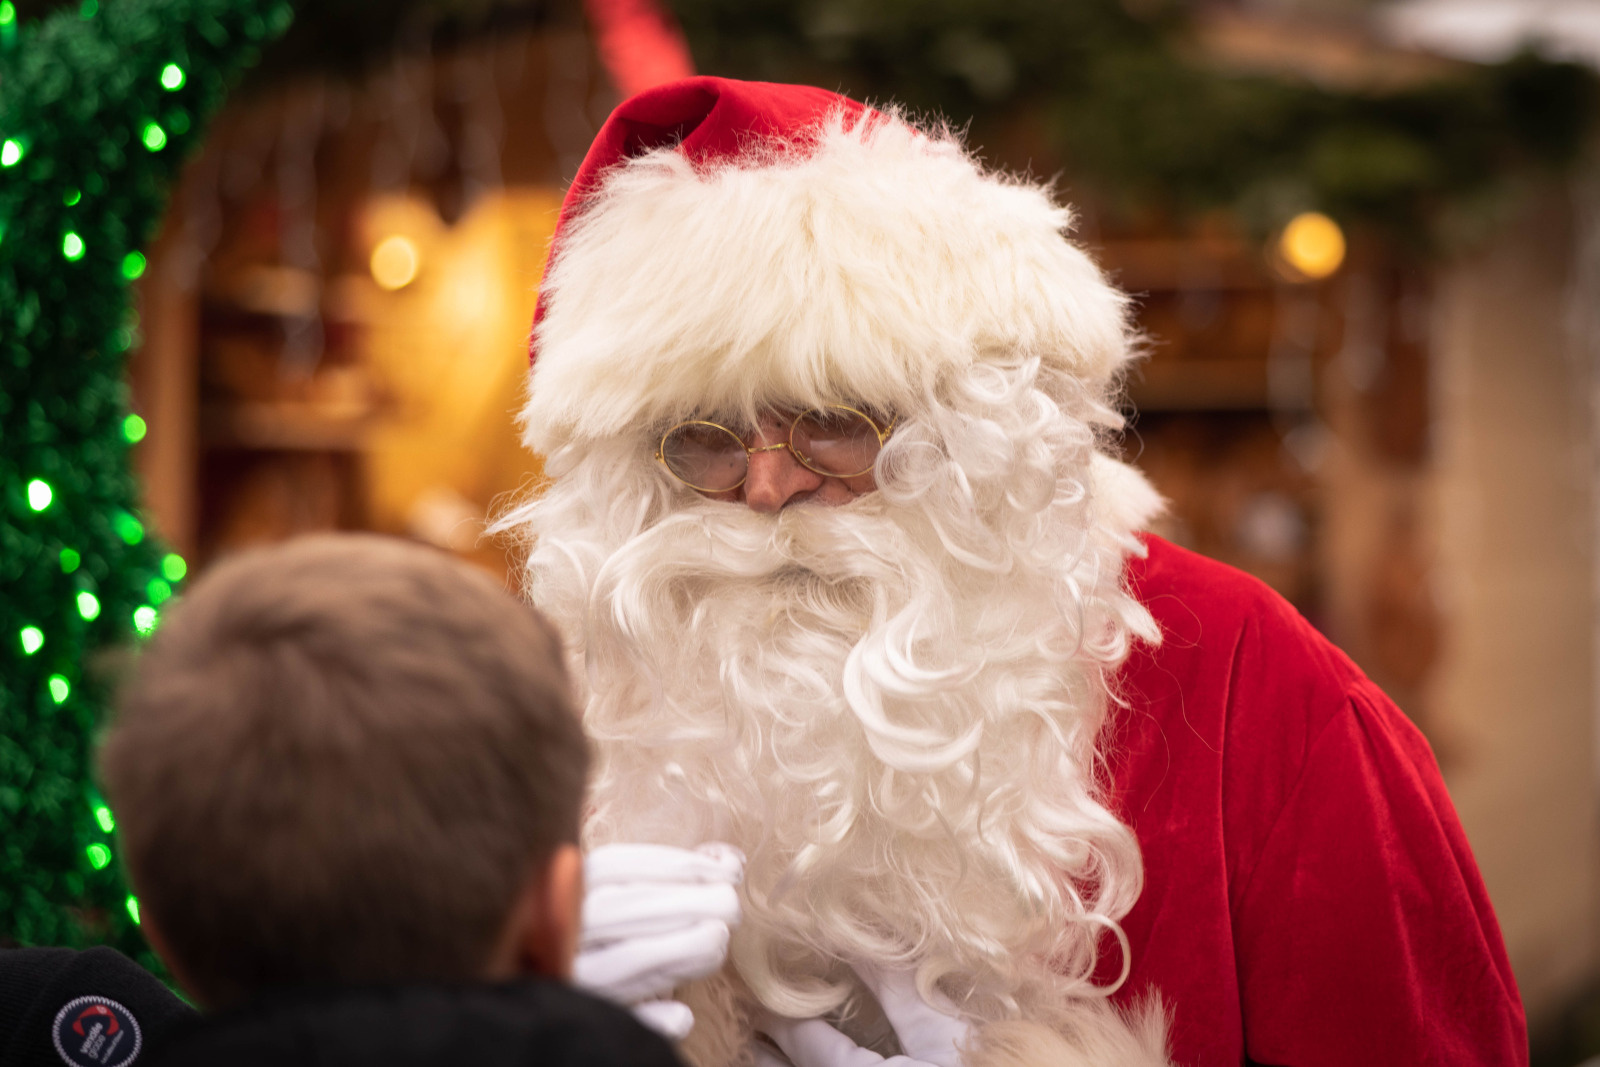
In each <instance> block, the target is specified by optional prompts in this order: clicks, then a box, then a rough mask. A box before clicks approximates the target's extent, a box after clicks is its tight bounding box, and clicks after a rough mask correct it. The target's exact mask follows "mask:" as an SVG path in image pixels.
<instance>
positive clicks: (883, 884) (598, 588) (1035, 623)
mask: <svg viewBox="0 0 1600 1067" xmlns="http://www.w3.org/2000/svg"><path fill="white" fill-rule="evenodd" d="M1037 375H1038V365H1037V363H1028V364H1023V365H1021V366H1019V367H1015V368H1009V369H1008V370H1006V371H997V370H995V369H994V368H979V369H978V370H977V371H974V372H973V373H972V375H971V377H970V379H969V380H968V381H967V382H966V383H965V385H966V386H967V388H966V390H965V391H964V393H963V394H962V395H961V396H960V397H959V398H958V402H955V403H951V404H949V406H946V405H944V404H939V403H932V404H931V405H930V411H929V412H927V413H925V414H923V415H922V417H920V418H917V419H913V420H907V423H906V425H905V426H904V427H903V428H902V429H901V430H899V431H897V433H896V435H895V437H894V438H893V439H892V440H891V443H890V446H889V447H888V448H886V450H885V455H884V457H883V460H882V461H881V463H880V467H879V483H880V486H881V487H882V488H881V491H880V492H877V493H873V494H869V495H868V496H865V497H862V498H860V499H858V500H856V501H854V502H853V503H851V504H848V505H845V506H843V507H838V508H823V507H810V506H791V507H788V508H785V509H784V510H783V511H781V512H780V513H779V514H778V515H776V516H768V515H760V514H756V513H755V512H752V511H750V510H749V509H747V508H744V507H743V506H741V505H733V504H726V503H717V502H712V501H707V500H702V499H700V498H698V497H695V496H693V495H690V494H687V493H685V492H682V491H679V490H678V489H677V488H676V487H675V486H674V485H673V484H672V483H670V481H669V480H668V479H667V478H666V476H665V475H664V474H663V473H661V472H659V471H657V470H655V469H654V467H653V465H649V464H647V463H641V462H640V459H639V452H640V450H639V448H638V446H637V444H636V443H632V442H622V441H617V442H611V443H609V444H607V443H601V444H600V445H597V446H594V447H593V448H592V449H591V450H590V451H589V452H588V454H587V455H585V456H584V457H583V458H581V459H579V460H578V461H577V462H575V463H573V464H572V465H571V469H570V470H569V471H567V472H564V476H563V477H562V478H561V479H560V480H558V481H557V482H556V483H555V485H554V486H553V487H552V488H551V489H550V491H549V492H548V493H547V494H546V495H545V496H544V497H543V498H541V499H539V500H537V501H535V502H534V503H532V504H530V505H529V506H528V507H526V508H525V509H523V511H522V512H521V513H520V514H518V515H514V516H512V517H511V518H510V520H508V524H509V523H510V522H516V523H520V524H522V526H523V529H524V530H525V531H526V532H528V533H529V534H531V535H532V536H534V537H535V538H537V540H536V542H535V545H534V548H533V551H532V552H531V555H530V560H529V575H530V578H531V590H532V592H533V595H534V597H535V599H536V602H537V603H538V604H539V606H540V607H541V608H543V609H544V610H545V611H547V612H548V613H550V614H551V616H552V617H553V618H554V620H555V621H556V622H557V624H558V625H559V626H560V627H561V628H562V629H563V631H564V632H565V634H566V636H567V639H568V641H569V643H570V648H571V652H572V654H573V655H574V657H575V660H576V663H577V664H578V669H577V670H576V671H575V672H574V676H575V677H576V678H578V679H580V680H581V688H583V689H585V690H586V692H584V693H583V700H584V707H585V712H584V714H585V723H586V726H587V728H588V730H589V733H590V735H591V737H592V738H593V739H594V742H595V746H596V751H597V756H598V763H597V769H596V774H595V777H594V782H593V795H592V809H591V810H592V815H591V817H590V819H589V820H588V824H587V827H586V835H587V837H588V839H589V843H590V844H591V845H592V844H600V843H605V842H611V841H641V842H657V843H663V844H674V845H681V846H693V845H697V844H700V843H702V842H705V841H711V840H720V841H729V842H732V843H733V844H735V845H738V846H739V847H740V848H742V849H743V850H744V851H745V853H746V854H747V856H748V860H749V861H748V866H747V868H746V881H745V918H744V922H743V924H742V926H741V927H740V928H739V929H738V931H737V932H736V934H735V937H734V941H733V947H732V952H731V970H732V972H733V973H732V974H731V975H729V976H728V977H727V980H726V981H725V982H724V983H722V985H721V988H720V994H719V995H718V996H715V997H711V996H702V997H700V998H699V1002H698V1003H697V1005H696V1010H697V1016H698V1018H697V1023H696V1031H695V1034H694V1035H692V1036H691V1039H690V1045H689V1046H688V1048H687V1049H686V1051H687V1052H688V1053H689V1054H690V1055H691V1056H692V1057H694V1058H696V1059H697V1060H698V1061H699V1063H700V1064H701V1067H714V1065H720V1064H723V1063H732V1062H740V1061H744V1060H747V1057H748V1052H747V1051H746V1049H747V1047H748V1045H749V1039H750V1031H749V1026H748V1023H747V1022H746V1021H745V1015H746V1011H745V1009H747V1008H748V1007H750V1006H751V1001H752V1000H753V1001H755V1002H759V1003H760V1004H761V1005H764V1006H765V1007H766V1008H768V1009H771V1010H773V1011H776V1012H778V1013H779V1014H783V1015H789V1016H796V1017H806V1016H815V1015H830V1016H831V1017H833V1018H834V1019H835V1020H836V1021H838V1023H839V1025H841V1027H842V1028H844V1029H846V1030H847V1031H849V1032H852V1035H853V1036H855V1037H856V1038H857V1040H860V1041H863V1042H864V1043H869V1044H871V1043H877V1044H878V1047H879V1049H880V1051H885V1052H892V1051H894V1049H893V1047H892V1045H885V1043H884V1041H885V1039H884V1035H883V1031H882V1029H881V1026H880V1025H875V1024H874V1022H873V1021H872V1016H873V1010H872V1006H871V1004H870V1003H868V1002H867V1001H869V999H870V998H865V997H864V996H863V995H862V993H861V990H860V986H859V985H858V983H857V982H856V980H855V978H854V975H853V973H852V972H851V971H850V969H849V966H848V961H850V960H855V959H862V960H872V961H877V962H880V963H888V964H898V965H913V966H915V967H917V969H918V974H919V977H921V978H922V979H923V980H925V981H928V982H931V983H934V984H936V985H937V986H938V988H939V989H940V990H941V991H943V992H944V993H945V994H946V995H948V996H949V997H950V998H951V999H952V1000H954V1001H955V1003H957V1004H958V1005H960V1007H961V1010H962V1011H963V1012H964V1013H965V1014H967V1015H968V1016H969V1017H970V1018H971V1019H972V1020H973V1021H975V1022H977V1023H979V1024H985V1025H986V1027H987V1028H986V1029H980V1031H979V1041H978V1047H979V1049H980V1050H983V1049H985V1048H986V1049H987V1050H988V1054H984V1053H983V1052H982V1051H980V1052H978V1053H975V1054H974V1055H973V1056H970V1057H969V1063H973V1064H975V1063H980V1062H982V1063H999V1062H1028V1063H1033V1062H1043V1061H1044V1060H1046V1059H1048V1060H1050V1061H1051V1062H1055V1063H1077V1062H1082V1063H1113V1062H1115V1063H1119V1064H1123V1063H1133V1062H1138V1063H1146V1062H1155V1063H1160V1062H1164V1058H1163V1057H1161V1056H1160V1055H1159V1048H1160V1043H1161V1035H1160V1033H1159V1027H1158V1022H1159V1020H1158V1019H1156V1018H1155V1016H1150V1017H1149V1018H1147V1019H1145V1020H1144V1022H1142V1023H1138V1024H1135V1025H1134V1027H1133V1029H1134V1030H1138V1029H1139V1027H1140V1026H1145V1031H1146V1032H1140V1033H1138V1034H1131V1033H1130V1031H1129V1030H1128V1028H1127V1027H1125V1026H1124V1025H1123V1021H1122V1020H1121V1019H1120V1017H1119V1016H1117V1015H1116V1013H1114V1012H1113V1011H1112V1010H1111V1009H1110V1008H1109V1007H1108V1005H1107V1002H1106V1000H1105V994H1106V992H1107V990H1105V989H1103V988H1100V987H1097V986H1096V985H1095V984H1094V977H1093V976H1094V973H1095V969H1096V963H1097V960H1098V958H1099V953H1100V951H1101V948H1102V942H1103V940H1104V939H1105V938H1106V936H1107V935H1108V934H1111V935H1113V936H1114V937H1115V938H1116V939H1118V940H1123V939H1122V936H1121V930H1120V927H1119V926H1118V925H1117V921H1118V920H1119V919H1120V918H1121V917H1122V916H1123V915H1125V914H1126V913H1127V911H1128V909H1129V908H1130V907H1131V906H1132V905H1133V902H1134V900H1135V899H1136V898H1137V896H1138V893H1139V889H1140V884H1141V878H1142V872H1141V867H1140V859H1139V852H1138V845H1137V843H1136V842H1135V840H1134V838H1133V835H1132V832H1131V831H1130V830H1129V829H1128V828H1127V827H1126V826H1124V825H1123V824H1122V823H1121V822H1119V821H1118V820H1117V819H1116V818H1115V817H1114V816H1113V815H1112V814H1111V813H1110V812H1109V811H1108V810H1107V809H1106V808H1105V806H1104V805H1103V804H1102V802H1101V799H1100V786H1101V784H1102V783H1101V782H1099V781H1098V780H1097V772H1098V771H1099V769H1100V768H1099V766H1098V764H1097V762H1096V761H1097V754H1096V747H1095V746H1096V740H1097V738H1098V736H1099V734H1100V730H1101V726H1102V725H1103V723H1104V721H1105V717H1106V714H1107V711H1108V708H1109V707H1110V705H1111V702H1112V693H1111V685H1110V683H1111V677H1112V675H1113V673H1114V671H1115V669H1116V667H1117V665H1118V664H1120V663H1121V661H1122V660H1123V659H1124V658H1125V656H1126V655H1127V652H1128V650H1129V647H1130V644H1131V641H1132V640H1133V639H1134V638H1135V637H1140V636H1142V637H1144V638H1147V639H1150V640H1154V639H1156V632H1155V629H1154V625H1153V622H1152V620H1151V619H1150V617H1149V615H1148V613H1147V612H1146V611H1145V610H1144V609H1143V608H1142V607H1141V606H1140V605H1139V604H1138V603H1137V602H1136V601H1134V600H1133V599H1132V597H1130V596H1129V595H1127V594H1126V593H1125V592H1124V591H1123V589H1122V570H1123V561H1124V559H1125V557H1126V555H1128V554H1129V553H1130V552H1134V551H1138V550H1139V549H1138V545H1137V542H1136V541H1134V540H1133V539H1132V537H1131V530H1132V529H1133V528H1134V527H1135V526H1136V525H1137V524H1138V523H1141V522H1142V521H1144V520H1145V519H1146V518H1147V517H1148V515H1149V513H1150V511H1151V510H1152V509H1153V507H1154V504H1155V498H1154V495H1153V494H1152V493H1150V491H1149V490H1148V488H1147V487H1144V486H1143V483H1142V482H1137V483H1135V482H1130V481H1128V472H1126V471H1125V470H1124V469H1122V468H1119V467H1117V466H1116V465H1115V464H1112V463H1110V461H1107V460H1104V459H1102V458H1097V457H1096V455H1095V452H1094V435H1093V433H1092V431H1091V430H1090V429H1089V427H1088V416H1086V415H1080V416H1079V417H1078V418H1073V417H1072V416H1069V415H1068V414H1067V413H1066V412H1065V411H1064V410H1063V408H1064V406H1066V405H1064V404H1063V402H1062V401H1060V400H1058V399H1055V398H1053V397H1051V396H1049V395H1047V394H1046V393H1045V392H1043V391H1042V387H1041V386H1040V385H1039V383H1038V382H1037V381H1036V378H1037ZM1052 392H1056V393H1057V394H1058V395H1059V394H1060V393H1062V392H1067V393H1068V394H1069V395H1070V390H1064V389H1062V388H1061V387H1060V384H1059V383H1057V388H1056V389H1054V390H1052ZM959 400H964V401H965V403H960V402H959ZM974 409H976V410H974ZM1091 414H1092V413H1091ZM1008 423H1009V424H1008ZM569 458H570V457H562V456H559V455H558V456H557V457H552V466H559V465H562V464H563V463H565V462H567V461H568V459H569ZM1134 478H1136V476H1134ZM1111 481H1116V482H1119V483H1120V488H1116V489H1113V488H1110V487H1109V485H1108V484H1107V483H1108V482H1111ZM1115 950H1116V946H1115V945H1113V951H1115ZM1121 952H1122V961H1123V963H1124V966H1125V965H1126V944H1125V943H1124V944H1123V945H1122V946H1121ZM880 1022H881V1021H880ZM1146 1024H1148V1025H1146ZM1019 1026H1020V1027H1021V1028H1022V1029H1021V1030H1020V1031H1019V1030H1018V1029H1017V1028H1018V1027H1019ZM1151 1026H1155V1027H1157V1029H1155V1030H1151V1029H1150V1027H1151ZM985 1033H988V1034H989V1039H988V1040H987V1041H986V1040H985V1039H984V1035H985ZM1019 1034H1020V1036H1019ZM1051 1034H1054V1035H1059V1037H1060V1038H1064V1039H1065V1042H1066V1044H1059V1043H1058V1044H1055V1045H1052V1044H1050V1041H1051V1040H1056V1038H1051V1037H1050V1035H1051ZM1124 1039H1126V1041H1124ZM1008 1043H1009V1045H1008ZM1003 1046H1004V1047H1003ZM1008 1049H1009V1051H1008ZM1019 1049H1020V1050H1021V1051H1018V1050H1019ZM1130 1050H1136V1051H1139V1052H1141V1053H1142V1054H1145V1055H1143V1058H1134V1057H1132V1056H1131V1055H1130Z"/></svg>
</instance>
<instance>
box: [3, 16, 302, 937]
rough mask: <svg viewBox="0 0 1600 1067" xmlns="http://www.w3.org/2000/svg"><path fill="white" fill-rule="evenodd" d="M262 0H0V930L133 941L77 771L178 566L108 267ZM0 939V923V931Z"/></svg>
mask: <svg viewBox="0 0 1600 1067" xmlns="http://www.w3.org/2000/svg"><path fill="white" fill-rule="evenodd" d="M291 17H292V12H291V10H290V8H289V6H288V5H287V4H286V3H283V2H281V0H106V2H105V3H104V5H103V6H101V5H100V4H99V3H98V2H97V0H84V2H83V4H82V6H81V8H79V9H77V10H75V11H71V10H69V11H58V12H57V13H55V14H53V15H51V16H50V17H48V18H46V19H43V20H40V21H37V22H32V23H29V24H27V25H19V24H18V22H19V20H18V17H17V12H16V9H15V8H14V6H13V5H12V3H10V2H9V0H0V494H3V496H0V938H3V939H5V940H6V941H10V942H14V943H20V944H79V945H81V944H86V943H91V942H104V943H110V944H115V945H118V946H120V947H122V948H124V949H125V950H127V951H130V952H133V953H136V954H139V955H140V956H141V957H142V958H144V959H146V960H147V961H148V960H150V959H151V957H149V955H148V954H147V953H146V952H145V951H144V949H143V942H142V940H141V939H140V937H139V935H138V931H137V929H136V926H137V922H138V905H137V902H136V901H135V900H134V899H133V898H132V897H129V896H128V895H127V892H126V890H125V888H124V887H123V884H122V881H121V876H120V874H119V864H118V863H117V862H116V857H115V853H114V839H113V837H112V831H113V829H114V818H113V815H112V813H111V812H110V811H109V810H108V809H107V808H106V807H105V806H104V804H103V802H102V801H101V800H100V798H99V797H98V796H97V795H96V794H95V793H94V791H93V788H92V786H91V785H90V784H89V783H90V781H91V776H90V773H89V761H90V748H91V740H92V737H93V734H94V731H95V730H96V728H97V727H98V724H99V722H100V720H101V712H102V708H103V704H104V699H105V696H106V693H107V691H108V686H109V680H108V679H107V678H105V677H104V671H103V670H97V667H99V666H101V665H102V662H103V660H104V658H105V657H104V656H103V655H102V653H103V652H105V650H108V649H114V648H117V647H119V646H125V645H128V644H130V643H132V642H133V641H134V640H135V639H136V635H137V634H139V633H148V632H149V631H150V630H152V629H154V628H155V626H156V625H157V621H158V618H159V611H160V608H161V605H162V602H163V601H164V600H166V599H167V598H168V597H170V596H171V595H172V592H173V589H174V586H175V585H176V583H177V582H179V580H181V579H182V577H183V575H184V570H185V565H184V562H183V560H182V559H180V558H179V557H178V556H176V555H173V554H170V553H165V552H163V550H162V549H161V548H159V547H158V546H157V545H156V544H155V543H154V539H153V538H152V537H151V536H149V535H148V534H147V532H146V529H145V524H144V522H143V520H142V519H141V518H140V517H139V504H138V489H137V486H136V484H135V481H134V479H133V477H132V474H131V472H130V469H129V464H128V458H129V456H128V450H129V447H130V445H131V444H132V443H133V442H135V441H137V440H138V439H139V438H140V437H142V436H143V435H144V424H143V422H142V421H141V420H140V419H139V418H138V417H137V416H136V415H131V414H129V412H128V407H127V405H128V399H127V392H126V387H125V386H124V384H123V369H124V368H123V364H124V354H125V353H126V352H127V350H128V349H129V348H130V347H132V346H133V345H136V344H137V343H138V321H137V318H136V317H135V316H134V315H133V313H132V311H131V309H130V307H129V301H128V294H127V284H128V282H129V281H131V280H133V279H135V278H137V277H138V276H139V275H140V274H141V273H142V272H143V271H144V267H145V260H144V257H143V255H142V254H141V253H140V252H139V248H140V246H141V245H142V244H143V242H145V241H146V240H147V239H148V237H149V236H150V234H151V232H152V230H153V228H154V226H155V224H156V223H157V222H158V221H159V219H160V216H161V212H162V209H163V207H164V205H165V201H166V194H167V190H168V187H169V185H170V183H171V181H172V180H173V177H174V175H175V174H176V172H177V169H178V167H179V165H180V164H181V163H182V161H183V158H184V157H185V155H186V154H187V153H188V152H189V151H190V150H191V149H192V148H193V147H194V146H195V145H196V144H197V142H198V141H199V138H200V131H201V129H202V127H203V125H204V122H205V120H206V119H207V118H208V117H209V116H210V114H211V112H212V111H213V109H214V108H215V107H216V105H217V104H218V103H219V102H220V100H221V99H222V96H223V93H224V90H225V89H226V87H227V85H228V83H229V81H230V80H231V79H232V78H233V77H234V76H235V75H236V74H237V72H238V71H239V70H240V69H242V68H243V67H245V66H246V65H248V64H249V63H251V62H253V61H254V60H255V58H256V55H257V51H258V48H259V46H260V45H261V44H262V43H264V42H266V41H267V40H268V39H270V38H273V37H275V36H277V35H278V34H279V33H281V32H282V31H283V30H284V29H285V28H286V27H287V25H288V23H289V21H290V19H291ZM0 943H3V942H0Z"/></svg>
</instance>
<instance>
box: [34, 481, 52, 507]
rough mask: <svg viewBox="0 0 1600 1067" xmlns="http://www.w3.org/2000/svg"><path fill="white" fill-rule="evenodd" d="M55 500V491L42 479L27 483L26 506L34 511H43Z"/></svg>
mask: <svg viewBox="0 0 1600 1067" xmlns="http://www.w3.org/2000/svg"><path fill="white" fill-rule="evenodd" d="M55 498H56V494H55V490H53V489H51V488H50V483H49V482H47V481H45V480H44V479H43V478H35V479H34V480H33V481H31V482H29V483H28V506H29V507H30V508H32V509H33V510H34V511H43V510H44V509H45V508H47V507H49V506H50V501H52V500H54V499H55Z"/></svg>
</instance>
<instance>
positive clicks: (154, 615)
mask: <svg viewBox="0 0 1600 1067" xmlns="http://www.w3.org/2000/svg"><path fill="white" fill-rule="evenodd" d="M160 624H161V613H160V612H158V611H157V610H156V609H155V608H153V607H151V606H150V605H149V604H145V605H142V606H140V607H137V608H134V609H133V628H134V630H135V631H137V632H138V634H139V636H140V637H149V636H150V635H151V634H153V633H155V632H156V627H157V626H159V625H160Z"/></svg>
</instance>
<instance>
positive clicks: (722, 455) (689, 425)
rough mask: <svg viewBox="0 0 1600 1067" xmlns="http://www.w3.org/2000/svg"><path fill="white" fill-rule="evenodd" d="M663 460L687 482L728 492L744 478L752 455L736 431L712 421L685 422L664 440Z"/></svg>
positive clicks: (662, 448)
mask: <svg viewBox="0 0 1600 1067" xmlns="http://www.w3.org/2000/svg"><path fill="white" fill-rule="evenodd" d="M661 459H662V462H664V463H666V465H667V469H668V470H670V471H671V472H672V473H673V474H674V475H676V476H677V477H678V478H679V479H680V480H681V481H683V482H684V483H685V484H687V485H690V486H693V487H694V488H696V489H701V490H704V491H705V492H708V493H724V492H727V491H728V490H729V489H732V488H734V487H735V486H737V485H738V484H739V483H740V482H742V481H744V475H745V470H746V468H747V467H748V466H749V457H748V456H746V454H745V450H744V442H743V441H741V440H739V438H738V437H737V436H736V435H735V434H734V432H733V431H732V430H729V429H726V428H725V427H722V426H718V425H716V424H715V423H711V422H685V423H682V424H680V425H678V426H674V427H673V428H672V432H670V433H668V434H667V436H666V437H665V438H663V439H662V442H661Z"/></svg>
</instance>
